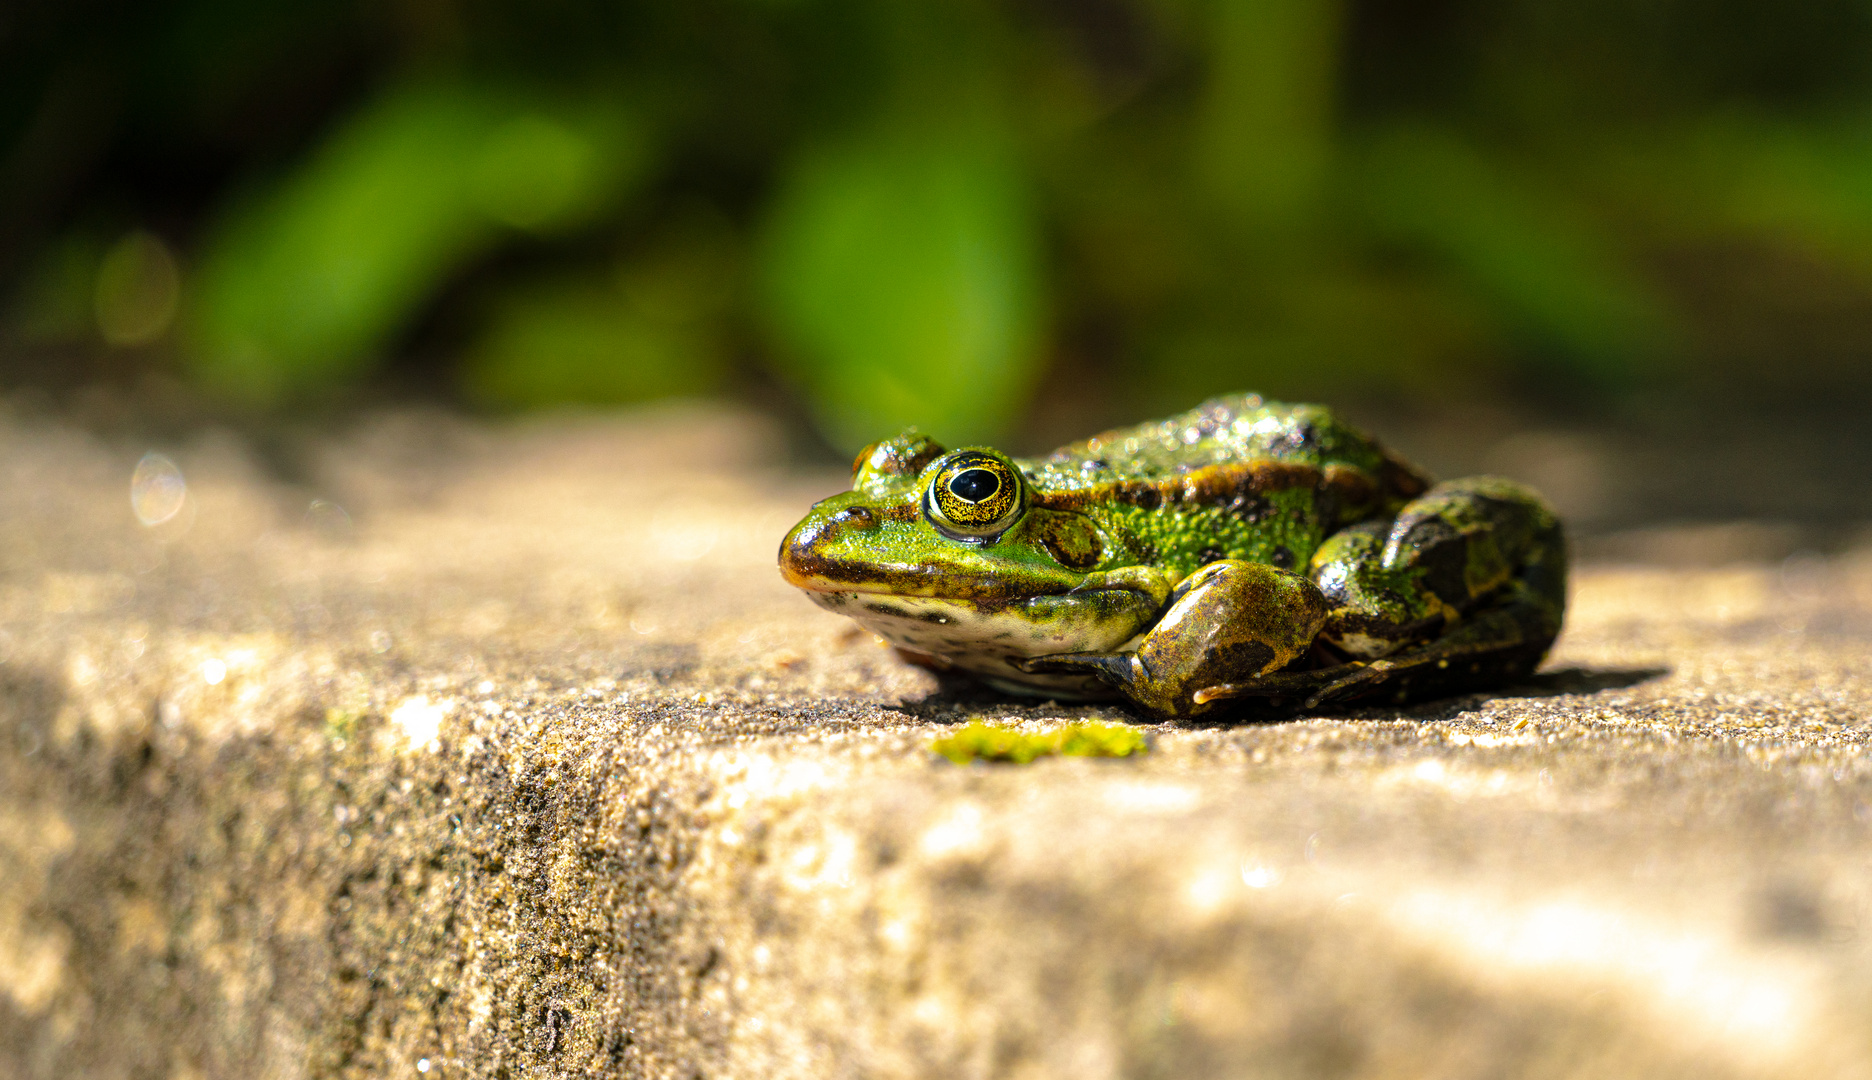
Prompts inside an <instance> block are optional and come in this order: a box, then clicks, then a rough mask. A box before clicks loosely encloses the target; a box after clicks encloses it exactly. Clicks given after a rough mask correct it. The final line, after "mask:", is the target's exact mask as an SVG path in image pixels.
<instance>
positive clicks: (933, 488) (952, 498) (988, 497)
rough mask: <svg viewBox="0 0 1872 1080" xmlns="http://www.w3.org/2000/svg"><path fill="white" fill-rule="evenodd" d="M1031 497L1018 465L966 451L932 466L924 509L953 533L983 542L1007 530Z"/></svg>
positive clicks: (946, 529)
mask: <svg viewBox="0 0 1872 1080" xmlns="http://www.w3.org/2000/svg"><path fill="white" fill-rule="evenodd" d="M1026 502H1027V500H1026V497H1025V491H1024V489H1023V488H1022V486H1021V477H1020V473H1019V472H1018V471H1016V470H1015V468H1014V466H1012V465H1010V464H1008V463H1007V462H1006V461H1004V460H1002V459H1001V458H999V457H996V456H995V455H993V454H987V453H983V452H982V451H980V450H963V451H960V452H958V453H955V454H952V455H950V456H949V457H947V458H945V459H943V460H942V461H940V462H938V463H937V464H936V467H935V468H934V469H932V470H931V473H930V485H929V493H928V495H927V496H926V497H925V498H924V500H923V512H924V513H925V514H926V515H928V517H929V519H930V522H931V523H932V524H934V525H935V526H936V527H937V528H938V529H940V530H942V531H943V532H944V533H946V534H948V535H949V536H952V537H954V538H955V539H957V540H968V541H972V542H980V541H984V540H992V539H994V538H995V537H997V536H999V535H1001V534H1002V533H1003V532H1006V531H1007V528H1008V526H1010V525H1012V524H1014V522H1015V521H1017V520H1019V519H1020V515H1021V511H1022V510H1024V509H1026Z"/></svg>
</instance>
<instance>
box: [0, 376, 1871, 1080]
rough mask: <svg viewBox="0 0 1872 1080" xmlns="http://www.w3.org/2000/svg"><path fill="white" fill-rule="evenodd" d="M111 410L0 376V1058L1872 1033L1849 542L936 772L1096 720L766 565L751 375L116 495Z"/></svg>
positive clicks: (1628, 1069) (1504, 1055)
mask: <svg viewBox="0 0 1872 1080" xmlns="http://www.w3.org/2000/svg"><path fill="white" fill-rule="evenodd" d="M144 449H146V447H141V446H136V447H131V446H125V445H114V444H111V443H107V442H101V441H98V440H96V439H94V438H92V437H89V436H85V435H81V434H78V433H74V432H73V431H70V430H67V429H62V428H58V427H55V426H50V425H45V424H32V423H27V422H24V421H18V420H15V421H9V422H7V423H5V424H0V537H3V543H0V659H3V662H0V1075H5V1076H8V1077H21V1078H53V1077H57V1078H75V1077H82V1078H89V1077H98V1078H106V1077H108V1078H116V1077H124V1078H144V1077H149V1078H161V1080H199V1078H221V1077H229V1078H232V1077H241V1078H250V1077H261V1078H265V1077H282V1078H287V1077H394V1076H417V1075H427V1076H429V1077H438V1076H439V1077H470V1076H473V1077H512V1078H519V1077H523V1076H525V1077H533V1076H626V1077H636V1076H653V1077H672V1078H680V1080H690V1078H694V1077H749V1078H788V1077H800V1078H830V1077H854V1078H855V1077H876V1078H896V1077H1072V1078H1098V1077H1179V1078H1181V1077H1250V1076H1265V1077H1326V1076H1356V1077H1388V1076H1397V1077H1420V1076H1438V1077H1458V1078H1460V1077H1475V1078H1483V1077H1499V1076H1516V1077H1609V1076H1643V1077H1672V1076H1686V1077H1689V1076H1694V1077H1697V1078H1699V1080H1715V1078H1724V1077H1784V1076H1785V1077H1797V1076H1798V1077H1816V1076H1841V1077H1846V1076H1861V1075H1867V1074H1869V1073H1872V953H1869V951H1868V945H1869V944H1872V934H1868V933H1867V931H1868V930H1872V922H1868V919H1872V907H1869V906H1868V905H1869V904H1872V824H1869V823H1872V763H1869V762H1868V760H1867V756H1866V744H1867V740H1868V733H1869V731H1872V685H1869V684H1868V680H1867V676H1866V674H1865V670H1866V658H1867V655H1868V647H1869V646H1872V559H1866V558H1860V557H1857V556H1854V555H1851V554H1848V555H1845V556H1840V557H1835V558H1830V559H1820V558H1812V559H1805V558H1797V559H1793V560H1789V561H1786V562H1783V563H1779V564H1775V565H1747V564H1744V565H1732V566H1727V567H1717V568H1703V569H1696V570H1688V569H1680V570H1671V569H1661V568H1656V567H1648V568H1647V567H1643V566H1636V565H1632V566H1624V567H1620V566H1615V565H1610V564H1605V565H1597V566H1589V567H1586V568H1584V569H1583V570H1582V571H1581V572H1580V573H1579V574H1578V578H1577V583H1576V600H1575V605H1574V610H1573V614H1572V617H1571V622H1570V626H1569V629H1568V631H1567V632H1566V634H1565V636H1564V637H1563V639H1562V641H1561V643H1560V646H1559V648H1558V650H1557V652H1556V654H1555V656H1554V658H1553V660H1552V662H1551V664H1550V665H1549V672H1550V673H1549V674H1546V675H1543V676H1541V677H1539V678H1538V679H1537V680H1536V682H1535V684H1534V685H1531V686H1527V687H1522V688H1517V689H1515V690H1513V691H1511V692H1508V693H1504V694H1500V695H1493V696H1476V697H1468V698H1462V699H1457V700H1454V701H1448V702H1442V703H1437V704H1432V705H1427V706H1423V707H1420V708H1415V709H1412V710H1409V711H1405V712H1393V711H1376V710H1365V711H1359V712H1354V713H1347V714H1343V715H1334V716H1324V717H1316V718H1311V719H1304V720H1296V721H1289V722H1283V723H1275V724H1264V725H1255V726H1243V727H1234V728H1227V727H1212V728H1202V729H1175V728H1170V727H1156V728H1152V729H1150V730H1151V732H1152V737H1153V742H1154V747H1153V750H1152V752H1151V753H1150V754H1149V755H1148V756H1146V757H1144V758H1142V759H1136V760H1119V761H1089V760H1057V759H1054V760H1042V761H1039V762H1037V763H1035V764H1033V765H1029V766H1024V767H1014V766H973V767H966V768H965V767H957V766H954V765H951V764H949V763H948V762H946V761H943V760H941V759H939V758H937V757H936V756H935V755H933V754H932V753H930V752H929V749H928V747H929V744H930V742H931V740H932V739H933V738H934V737H936V736H937V735H939V734H940V733H942V732H943V731H945V730H948V729H949V727H950V726H951V725H953V724H955V723H957V722H959V721H962V720H965V719H970V718H974V717H983V716H985V717H989V718H996V719H1003V720H1007V721H1010V722H1017V723H1024V724H1031V725H1050V724H1055V723H1059V722H1061V721H1063V720H1067V719H1080V718H1084V717H1087V716H1097V717H1100V718H1105V719H1111V718H1122V716H1123V714H1122V713H1120V712H1118V711H1116V710H1115V709H1113V708H1111V707H1071V708H1067V707H1061V706H1058V705H1049V704H1038V705H1032V704H1029V705H1020V704H1017V703H1011V702H1009V701H1007V700H1005V699H998V698H995V697H992V696H984V695H978V694H971V693H970V692H968V691H966V690H962V689H958V688H956V687H952V686H942V685H938V684H937V683H936V682H935V681H934V680H933V678H932V677H931V676H930V675H929V674H927V673H926V672H923V671H920V670H917V669H913V668H909V667H905V666H903V665H901V664H899V663H898V662H896V661H895V660H894V659H893V658H892V657H891V655H890V654H888V653H887V652H885V651H883V650H882V649H880V648H878V647H877V646H876V645H875V644H874V643H873V642H872V640H871V639H870V638H869V637H868V636H865V635H863V634H861V633H858V632H857V631H856V629H855V627H853V626H851V625H850V624H848V623H846V622H845V621H843V620H840V619H838V618H836V617H834V616H831V615H827V614H825V613H822V612H819V611H818V610H817V609H815V608H813V607H812V606H811V605H810V604H808V603H807V602H806V600H805V599H804V598H802V597H800V596H797V595H794V594H793V593H792V592H791V590H789V589H788V588H787V587H786V586H785V585H784V584H782V583H781V582H780V581H779V579H778V577H777V576H776V574H775V573H774V570H773V549H774V546H775V543H776V541H777V539H778V537H779V536H780V534H781V533H782V531H783V530H784V529H785V527H786V526H787V525H788V524H790V523H791V521H792V520H793V519H794V518H795V517H796V516H797V515H798V513H799V512H800V510H801V508H802V507H803V506H804V505H805V504H806V503H807V502H808V501H810V500H811V499H812V498H814V497H816V496H818V495H821V494H824V493H827V492H829V491H830V490H834V489H836V488H837V487H838V486H839V480H840V478H838V477H808V478H801V477H799V476H795V475H789V474H787V473H785V472H783V471H780V470H779V469H778V468H777V467H775V466H774V465H773V464H771V463H772V462H774V461H776V460H777V459H778V458H779V455H778V454H777V453H776V452H775V450H774V447H773V445H772V444H771V442H770V440H769V438H768V436H767V435H766V433H765V429H764V428H762V427H761V426H760V425H759V424H758V423H757V422H756V421H753V420H751V419H749V418H747V417H744V416H735V415H724V414H720V413H701V412H691V413H681V412H677V413H666V414H659V415H653V416H642V417H637V418H635V419H630V420H618V421H597V420H593V421H587V422H580V423H567V422H562V423H559V424H555V425H551V426H541V427H538V428H535V429H506V430H502V431H490V430H487V429H480V428H473V427H468V426H464V425H461V424H458V423H455V422H451V421H448V420H446V419H442V418H433V417H431V418H424V417H412V416H401V417H391V418H387V419H384V420H382V421H380V422H376V423H373V424H368V425H364V426H362V427H360V428H359V429H358V430H357V431H356V432H355V433H354V434H353V435H351V436H349V437H346V438H342V439H334V440H332V441H330V442H328V443H326V444H323V445H322V446H320V447H318V448H317V449H316V450H315V451H313V452H309V453H307V454H303V455H297V456H294V457H292V460H291V462H290V468H287V469H282V468H277V467H276V468H274V469H272V470H263V469H262V468H261V467H260V466H259V465H258V464H257V463H256V459H255V458H254V457H253V456H251V455H250V454H248V453H247V452H246V451H244V450H243V449H242V447H241V444H240V443H238V442H237V441H235V440H232V439H230V438H227V437H217V436H213V435H204V436H201V437H199V438H197V439H196V440H194V441H192V442H189V443H187V444H185V445H182V446H180V447H176V448H172V449H171V451H170V452H171V454H172V456H173V457H174V458H175V459H176V461H177V462H178V463H179V464H180V465H181V468H182V470H183V472H184V474H185V475H186V477H187V479H188V483H189V488H188V491H189V497H188V500H187V502H186V504H185V506H184V509H183V512H182V513H181V514H180V515H178V516H177V517H176V518H175V519H174V520H172V521H169V522H167V523H164V524H161V525H156V526H151V527H145V526H143V525H140V524H138V523H137V521H136V520H135V519H134V518H133V517H132V516H131V514H130V507H129V504H128V499H127V494H128V483H129V478H130V475H131V470H132V468H133V466H134V465H135V463H136V460H137V458H138V456H139V455H140V454H141V453H142V452H143V450H144ZM314 499H322V500H326V501H325V502H320V503H316V504H315V503H313V501H312V500H314ZM339 506H342V507H343V508H344V509H343V510H342V511H340V510H338V509H337V507H339Z"/></svg>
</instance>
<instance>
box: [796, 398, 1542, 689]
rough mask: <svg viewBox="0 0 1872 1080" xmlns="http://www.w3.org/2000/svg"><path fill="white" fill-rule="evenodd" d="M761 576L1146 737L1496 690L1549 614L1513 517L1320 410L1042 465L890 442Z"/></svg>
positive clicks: (1507, 486) (1238, 418)
mask: <svg viewBox="0 0 1872 1080" xmlns="http://www.w3.org/2000/svg"><path fill="white" fill-rule="evenodd" d="M780 572H781V574H782V575H783V576H785V578H786V580H787V581H789V582H791V583H793V584H794V585H797V586H799V587H800V588H802V589H805V590H806V591H807V593H808V595H809V596H811V597H812V599H813V600H814V601H816V602H817V603H818V604H819V605H820V606H822V607H824V608H826V609H827V610H830V611H835V612H837V613H839V614H841V615H848V616H850V617H852V618H853V619H856V620H857V621H858V622H859V623H860V624H862V625H863V626H864V627H866V628H867V629H869V630H871V631H873V632H874V633H876V634H878V635H879V636H881V637H882V638H883V639H885V640H886V641H888V642H889V643H891V644H892V645H894V646H895V647H896V648H897V650H898V651H899V653H900V654H901V655H902V656H903V657H904V658H906V659H908V660H910V661H912V662H915V663H920V664H924V665H926V666H929V667H933V668H936V669H938V670H944V671H951V672H957V673H962V674H966V675H969V676H973V677H974V678H976V679H979V680H981V681H982V682H985V683H987V684H988V685H990V686H992V687H995V688H997V689H1000V690H1002V691H1006V692H1009V693H1014V694H1024V695H1033V696H1043V697H1050V698H1060V699H1072V700H1087V699H1098V698H1111V697H1120V698H1123V699H1124V700H1125V701H1128V702H1129V703H1130V704H1131V705H1133V706H1134V707H1136V708H1137V709H1139V710H1141V711H1142V712H1144V713H1146V714H1148V715H1150V716H1152V717H1155V718H1159V719H1167V720H1187V719H1190V718H1193V717H1198V716H1202V715H1204V714H1206V713H1211V712H1214V711H1216V710H1219V709H1226V708H1236V709H1241V708H1243V707H1246V706H1253V705H1259V706H1261V707H1264V708H1265V707H1274V708H1281V709H1286V710H1290V711H1291V710H1292V709H1294V708H1300V709H1316V708H1318V707H1320V706H1322V705H1326V704H1328V703H1349V702H1358V701H1386V702H1400V703H1401V702H1405V701H1411V700H1417V699H1421V698H1425V697H1432V696H1440V695H1444V694H1450V693H1457V692H1463V691H1468V690H1475V689H1483V688H1486V687H1489V686H1492V685H1500V684H1502V683H1504V682H1509V681H1513V680H1515V679H1518V678H1522V677H1524V676H1526V675H1527V674H1529V673H1530V672H1531V671H1533V669H1534V667H1535V666H1536V665H1537V664H1539V663H1540V660H1541V658H1542V656H1544V655H1545V654H1546V651H1547V648H1548V646H1549V645H1551V644H1552V643H1553V640H1554V637H1555V635H1556V634H1558V633H1559V631H1560V621H1561V617H1562V614H1563V613H1564V611H1565V607H1566V540H1565V536H1564V534H1563V532H1562V529H1561V524H1560V520H1559V518H1558V517H1557V516H1556V515H1555V514H1554V512H1553V510H1552V508H1551V507H1549V506H1548V504H1547V503H1546V502H1545V501H1544V500H1543V499H1542V498H1541V497H1540V496H1539V495H1537V494H1536V493H1535V492H1533V491H1532V490H1530V489H1529V488H1527V487H1524V486H1522V485H1520V484H1517V483H1515V482H1513V481H1510V480H1505V479H1501V478H1499V477H1489V476H1482V477H1471V478H1467V479H1461V480H1450V481H1445V482H1443V483H1435V482H1433V481H1432V480H1431V478H1430V477H1429V476H1427V475H1425V474H1424V473H1423V472H1421V471H1419V470H1418V469H1415V468H1413V467H1412V466H1410V465H1408V464H1406V463H1405V462H1404V461H1403V460H1401V459H1400V458H1398V457H1397V456H1395V455H1393V454H1392V453H1390V452H1389V451H1387V450H1385V449H1384V448H1383V447H1381V446H1380V445H1379V444H1378V443H1376V442H1375V441H1373V440H1372V439H1370V438H1368V437H1367V436H1365V435H1363V434H1361V433H1360V432H1358V431H1357V430H1355V429H1353V428H1352V427H1350V426H1349V425H1347V424H1345V423H1344V422H1342V421H1341V420H1339V419H1338V418H1337V417H1336V416H1334V415H1333V413H1332V412H1331V411H1330V410H1328V409H1326V408H1324V407H1322V406H1319V405H1294V404H1283V403H1281V402H1276V401H1266V400H1263V399H1262V398H1261V397H1260V396H1259V395H1255V394H1245V395H1237V396H1231V397H1221V398H1216V399H1213V400H1211V401H1208V402H1205V403H1204V404H1202V405H1200V406H1198V407H1196V408H1195V409H1193V410H1191V411H1189V412H1186V413H1183V414H1182V415H1180V416H1174V417H1171V418H1170V419H1168V420H1163V421H1159V422H1154V423H1146V424H1141V425H1139V426H1137V427H1131V428H1122V429H1119V430H1115V431H1108V432H1106V433H1104V434H1102V435H1095V436H1093V437H1092V438H1090V439H1087V440H1085V441H1083V442H1079V443H1074V444H1072V445H1070V446H1067V447H1064V448H1062V449H1060V450H1057V451H1054V452H1053V453H1052V454H1049V455H1048V456H1046V457H1043V458H1012V457H1009V456H1008V455H1006V454H1003V453H1001V452H1000V451H998V450H994V449H990V448H988V447H964V448H961V449H958V450H949V449H946V448H944V447H943V446H941V445H939V444H938V443H936V442H935V441H934V440H933V439H931V438H929V437H928V436H926V435H923V434H920V433H918V432H917V431H916V430H915V429H911V430H910V431H906V432H904V433H903V434H902V435H899V436H897V437H895V438H892V439H886V440H884V441H882V442H879V443H875V444H873V445H871V446H869V447H867V448H865V450H864V451H863V452H861V453H860V454H859V455H858V459H857V461H856V462H855V463H854V464H853V474H852V490H850V491H848V492H845V493H844V494H841V495H835V496H833V497H832V498H830V499H826V500H824V501H823V502H820V503H818V504H817V505H815V506H814V507H813V508H812V510H811V512H809V513H808V514H807V515H806V518H805V520H803V521H801V522H800V523H799V524H798V525H796V526H794V527H793V530H792V531H791V532H789V533H788V534H787V536H786V539H785V540H784V541H783V542H782V543H781V545H780Z"/></svg>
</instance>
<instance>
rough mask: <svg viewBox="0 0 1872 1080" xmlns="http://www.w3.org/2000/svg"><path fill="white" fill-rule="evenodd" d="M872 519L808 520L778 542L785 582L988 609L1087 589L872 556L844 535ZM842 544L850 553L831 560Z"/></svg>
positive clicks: (1069, 575)
mask: <svg viewBox="0 0 1872 1080" xmlns="http://www.w3.org/2000/svg"><path fill="white" fill-rule="evenodd" d="M878 516H879V512H877V511H872V510H870V509H868V508H866V507H862V506H854V507H847V508H846V509H843V510H840V511H838V512H837V513H832V514H825V515H821V514H813V515H811V516H809V517H808V518H807V519H806V520H805V521H802V522H800V523H799V525H797V526H795V527H794V529H793V531H792V532H790V533H788V534H787V537H786V539H785V540H783V541H781V544H780V576H782V577H784V578H786V580H787V583H788V584H790V585H794V586H796V587H798V588H801V589H805V590H807V591H808V592H811V593H815V594H816V593H869V594H877V595H882V596H901V597H925V598H928V599H932V600H947V601H953V602H956V603H967V604H974V605H978V606H982V607H987V608H1000V607H1006V606H1007V605H1010V604H1016V603H1020V602H1023V601H1027V600H1031V599H1033V598H1035V597H1038V596H1059V595H1063V594H1066V593H1071V592H1075V591H1092V590H1088V589H1086V588H1085V585H1086V580H1085V579H1086V575H1084V574H1079V573H1075V572H1073V571H1071V570H1067V569H1065V568H1064V567H1056V568H1053V569H1052V570H1051V571H1048V570H1043V569H1041V568H1038V567H1031V566H1030V567H1024V568H1023V571H1022V573H1021V574H1020V575H1019V576H1018V577H1016V576H1014V575H1010V574H1004V573H996V572H994V571H992V570H985V569H972V568H970V567H968V566H966V565H958V563H957V562H956V561H954V560H951V561H949V562H947V563H946V564H944V565H941V566H938V565H935V563H934V562H933V561H931V560H928V559H917V558H914V557H913V558H911V559H891V558H886V557H883V556H881V555H880V554H879V547H878V545H875V544H861V543H851V540H852V537H851V534H853V533H860V534H862V533H866V532H869V531H871V530H872V529H874V528H877V527H878V524H879V522H878ZM848 543H850V544H851V548H852V550H853V555H852V556H851V557H844V556H842V555H840V554H837V552H838V551H839V549H840V548H842V547H845V546H846V545H847V544H848ZM1103 587H1105V586H1096V585H1095V586H1094V587H1093V588H1094V589H1097V588H1103Z"/></svg>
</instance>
